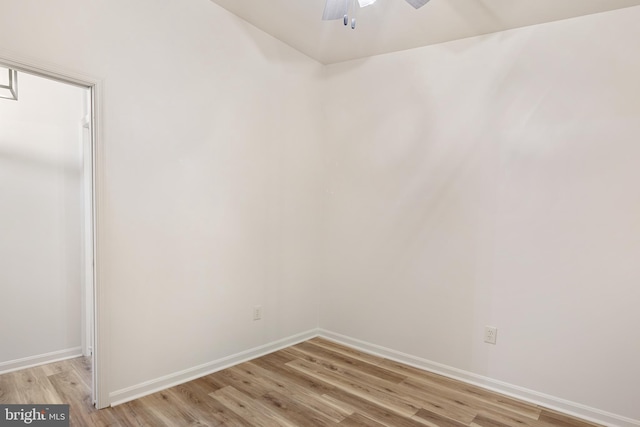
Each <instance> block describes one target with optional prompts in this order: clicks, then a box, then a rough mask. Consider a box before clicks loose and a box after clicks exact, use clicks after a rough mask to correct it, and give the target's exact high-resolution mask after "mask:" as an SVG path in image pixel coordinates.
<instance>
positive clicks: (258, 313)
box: [253, 305, 262, 320]
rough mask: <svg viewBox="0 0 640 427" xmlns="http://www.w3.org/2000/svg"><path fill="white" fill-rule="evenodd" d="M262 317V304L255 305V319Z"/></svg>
mask: <svg viewBox="0 0 640 427" xmlns="http://www.w3.org/2000/svg"><path fill="white" fill-rule="evenodd" d="M260 319H262V306H261V305H256V306H255V307H253V320H260Z"/></svg>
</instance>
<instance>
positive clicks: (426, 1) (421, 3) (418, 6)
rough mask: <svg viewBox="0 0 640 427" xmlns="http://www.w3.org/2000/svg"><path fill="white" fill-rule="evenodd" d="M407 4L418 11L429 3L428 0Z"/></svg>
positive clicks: (412, 0)
mask: <svg viewBox="0 0 640 427" xmlns="http://www.w3.org/2000/svg"><path fill="white" fill-rule="evenodd" d="M407 3H409V4H410V5H411V6H413V7H415V8H416V9H419V8H421V7H422V6H424V5H425V4H427V3H429V0H407Z"/></svg>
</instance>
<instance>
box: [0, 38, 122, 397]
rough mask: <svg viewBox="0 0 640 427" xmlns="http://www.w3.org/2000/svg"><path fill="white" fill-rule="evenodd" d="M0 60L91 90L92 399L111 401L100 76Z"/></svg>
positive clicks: (8, 56) (10, 57)
mask: <svg viewBox="0 0 640 427" xmlns="http://www.w3.org/2000/svg"><path fill="white" fill-rule="evenodd" d="M0 64H2V65H3V66H6V67H10V68H14V69H16V70H18V71H24V72H27V73H30V74H35V75H39V76H42V77H45V78H48V79H53V80H58V81H61V82H63V83H68V84H72V85H75V86H80V87H83V88H88V89H89V90H90V91H91V130H92V132H91V133H92V135H91V136H92V138H91V140H92V141H91V142H92V150H91V152H92V164H93V168H92V169H93V264H94V269H93V271H94V273H93V277H94V280H93V290H94V292H93V308H94V309H93V313H94V315H93V316H94V318H93V327H94V333H93V345H92V347H93V401H94V403H95V405H96V407H97V408H98V409H101V408H106V407H107V406H110V405H111V402H110V401H109V387H108V378H109V376H108V368H109V365H108V359H107V354H108V352H107V351H106V349H107V348H108V342H107V341H108V336H109V334H108V333H107V326H108V319H107V303H106V302H107V298H106V289H105V285H104V280H103V276H104V272H103V269H102V262H101V258H102V255H103V253H104V252H103V249H102V248H103V246H104V243H103V242H104V231H103V229H104V225H103V224H104V215H103V212H104V201H103V194H104V192H103V188H104V154H103V153H104V147H103V132H104V131H103V128H102V123H103V119H102V117H103V112H102V111H103V107H102V99H103V97H104V80H103V79H100V78H95V77H91V76H87V75H84V74H79V73H76V72H73V71H69V70H67V69H63V68H60V67H58V66H55V65H52V64H48V63H44V62H38V61H34V60H33V59H26V58H21V57H18V56H16V55H15V54H12V53H9V52H5V51H2V50H0Z"/></svg>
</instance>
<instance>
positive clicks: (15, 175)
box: [0, 63, 96, 403]
mask: <svg viewBox="0 0 640 427" xmlns="http://www.w3.org/2000/svg"><path fill="white" fill-rule="evenodd" d="M5 87H8V88H10V89H9V90H5V91H4V92H1V93H0V235H1V236H2V238H1V239H0V292H1V293H2V295H3V309H2V310H1V311H0V325H2V326H0V342H2V346H0V375H3V374H8V373H10V372H17V371H22V370H25V369H31V368H33V367H37V366H47V365H48V364H55V363H60V362H61V361H63V360H72V359H76V358H83V359H82V363H79V364H78V366H84V367H86V369H87V370H91V371H92V372H95V369H94V365H95V364H94V354H95V333H94V331H95V321H94V319H95V279H94V278H95V272H94V265H95V262H94V258H95V256H94V235H95V233H94V222H95V221H94V218H95V216H94V199H95V198H94V183H93V181H94V180H93V177H94V171H93V165H94V158H95V156H94V152H93V151H94V142H93V129H92V127H93V119H92V118H93V114H92V108H93V101H92V100H93V91H92V88H91V87H90V86H87V85H82V84H74V83H70V82H69V81H61V80H59V79H55V78H49V77H44V76H42V75H36V74H32V73H29V72H24V71H21V70H16V69H15V68H12V67H11V66H9V65H7V66H5V65H3V64H2V63H0V90H3V89H4V88H5ZM3 95H6V96H3ZM50 366H52V365H50ZM44 371H47V370H46V369H45V370H44ZM48 372H53V374H52V375H55V372H54V371H52V370H51V369H49V370H48ZM86 378H88V379H89V380H88V382H90V384H89V387H90V389H91V394H92V396H93V399H92V400H93V401H94V402H95V396H96V393H95V390H96V384H95V375H92V374H90V375H87V377H86ZM16 403H19V402H16ZM34 403H35V402H34ZM43 403H45V402H43Z"/></svg>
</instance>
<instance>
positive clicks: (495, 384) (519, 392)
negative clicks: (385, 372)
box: [319, 329, 640, 427]
mask: <svg viewBox="0 0 640 427" xmlns="http://www.w3.org/2000/svg"><path fill="white" fill-rule="evenodd" d="M319 336H321V337H323V338H326V339H328V340H330V341H334V342H337V343H339V344H343V345H346V346H349V347H352V348H355V349H357V350H360V351H362V352H364V353H368V354H372V355H375V356H380V357H384V358H385V359H389V360H393V361H396V362H400V363H404V364H406V365H409V366H413V367H415V368H418V369H423V370H425V371H429V372H433V373H435V374H440V375H444V376H446V377H449V378H453V379H455V380H459V381H463V382H465V383H468V384H473V385H476V386H479V387H482V388H485V389H487V390H491V391H495V392H498V393H502V394H505V395H507V396H511V397H514V398H516V399H521V400H524V401H527V402H531V403H534V404H536V405H541V406H544V407H546V408H549V409H553V410H556V411H559V412H563V413H565V414H568V415H573V416H575V417H578V418H582V419H584V420H588V421H592V422H595V423H599V424H603V425H607V426H620V427H637V426H640V420H634V419H631V418H627V417H624V416H622V415H617V414H613V413H611V412H606V411H602V410H600V409H596V408H591V407H589V406H586V405H582V404H580V403H576V402H571V401H569V400H565V399H561V398H559V397H555V396H551V395H548V394H544V393H540V392H537V391H533V390H529V389H526V388H524V387H520V386H516V385H513V384H509V383H506V382H503V381H499V380H495V379H492V378H489V377H485V376H482V375H478V374H474V373H473V372H469V371H465V370H462V369H458V368H454V367H451V366H447V365H443V364H441V363H437V362H432V361H430V360H427V359H423V358H420V357H416V356H412V355H410V354H406V353H402V352H400V351H396V350H392V349H390V348H386V347H382V346H379V345H376V344H371V343H368V342H366V341H361V340H359V339H356V338H351V337H348V336H346V335H342V334H338V333H335V332H331V331H327V330H325V329H320V330H319Z"/></svg>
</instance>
